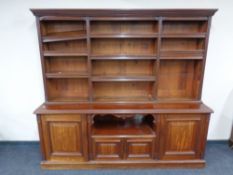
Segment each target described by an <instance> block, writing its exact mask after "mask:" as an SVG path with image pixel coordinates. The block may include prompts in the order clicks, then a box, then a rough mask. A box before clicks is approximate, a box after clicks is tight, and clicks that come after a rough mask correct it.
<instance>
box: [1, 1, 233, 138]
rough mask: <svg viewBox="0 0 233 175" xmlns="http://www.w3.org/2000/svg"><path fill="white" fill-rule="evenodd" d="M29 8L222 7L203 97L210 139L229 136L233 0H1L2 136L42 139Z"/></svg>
mask: <svg viewBox="0 0 233 175" xmlns="http://www.w3.org/2000/svg"><path fill="white" fill-rule="evenodd" d="M29 8H218V9H219V11H218V12H217V13H216V15H215V16H214V17H213V23H212V28H211V35H210V43H209V50H208V58H207V64H206V72H205V79H204V87H203V98H202V99H203V101H204V102H205V103H206V104H208V105H209V106H210V107H212V108H213V109H214V111H215V113H214V114H213V115H212V118H211V122H210V127H209V128H210V129H209V134H208V139H209V140H216V139H228V137H229V134H230V129H231V123H232V120H233V45H232V41H233V34H232V33H231V32H232V31H233V22H232V18H233V1H230V0H221V1H220V0H193V1H191V0H190V1H187V0H167V1H166V0H163V1H161V2H159V1H155V0H147V1H141V0H112V1H110V0H101V1H100V0H73V1H72V0H59V1H58V0H49V1H48V0H0V17H1V21H0V100H1V101H0V140H38V132H37V125H36V118H35V115H33V114H32V112H33V111H34V109H35V108H36V107H38V106H39V105H40V104H41V103H42V102H43V101H44V97H43V96H44V94H43V84H42V75H41V67H40V61H39V59H40V58H39V48H38V42H37V33H36V26H35V25H36V24H35V19H34V17H33V15H32V14H31V12H30V11H29Z"/></svg>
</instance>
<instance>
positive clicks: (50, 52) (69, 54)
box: [44, 51, 88, 57]
mask: <svg viewBox="0 0 233 175" xmlns="http://www.w3.org/2000/svg"><path fill="white" fill-rule="evenodd" d="M44 56H47V57H49V56H68V57H69V56H88V54H87V53H86V52H83V53H81V52H61V51H44Z"/></svg>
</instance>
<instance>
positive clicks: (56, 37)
mask: <svg viewBox="0 0 233 175" xmlns="http://www.w3.org/2000/svg"><path fill="white" fill-rule="evenodd" d="M86 38H87V36H86V31H73V32H60V33H55V34H50V35H47V36H43V37H42V40H43V42H56V41H71V40H80V39H86Z"/></svg>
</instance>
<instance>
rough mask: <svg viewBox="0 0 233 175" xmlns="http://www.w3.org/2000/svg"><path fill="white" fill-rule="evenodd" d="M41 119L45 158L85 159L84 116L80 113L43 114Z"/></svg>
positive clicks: (85, 136) (52, 159)
mask: <svg viewBox="0 0 233 175" xmlns="http://www.w3.org/2000/svg"><path fill="white" fill-rule="evenodd" d="M41 120H42V130H43V134H44V146H45V154H46V156H45V157H46V159H47V160H51V161H84V160H87V134H86V118H85V117H82V116H81V115H43V116H42V118H41Z"/></svg>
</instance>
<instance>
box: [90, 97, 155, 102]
mask: <svg viewBox="0 0 233 175" xmlns="http://www.w3.org/2000/svg"><path fill="white" fill-rule="evenodd" d="M153 101H155V99H154V98H152V97H145V96H135V97H107V96H106V97H104V96H103V97H94V98H93V102H96V103H98V102H100V103H106V102H110V103H111V102H114V103H115V102H120V103H125V102H131V103H132V102H133V103H135V102H153Z"/></svg>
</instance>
